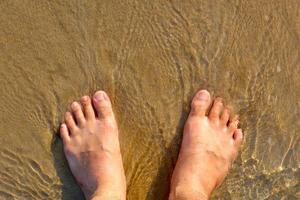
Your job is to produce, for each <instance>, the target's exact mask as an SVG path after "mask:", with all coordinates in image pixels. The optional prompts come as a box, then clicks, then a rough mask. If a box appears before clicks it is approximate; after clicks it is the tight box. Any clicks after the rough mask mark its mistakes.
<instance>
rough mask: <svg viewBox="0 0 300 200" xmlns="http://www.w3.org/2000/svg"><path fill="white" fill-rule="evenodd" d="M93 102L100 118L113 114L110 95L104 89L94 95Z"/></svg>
mask: <svg viewBox="0 0 300 200" xmlns="http://www.w3.org/2000/svg"><path fill="white" fill-rule="evenodd" d="M93 104H94V107H95V110H96V111H97V116H98V118H99V119H101V118H107V117H110V116H112V114H113V111H112V107H111V102H110V100H109V97H108V96H107V94H106V93H105V92H104V91H97V92H96V93H95V94H94V97H93Z"/></svg>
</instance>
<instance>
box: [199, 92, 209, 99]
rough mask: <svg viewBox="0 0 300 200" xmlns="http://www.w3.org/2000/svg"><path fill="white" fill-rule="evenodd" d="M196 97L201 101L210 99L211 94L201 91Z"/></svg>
mask: <svg viewBox="0 0 300 200" xmlns="http://www.w3.org/2000/svg"><path fill="white" fill-rule="evenodd" d="M196 98H197V99H198V100H200V101H207V100H208V99H209V95H208V94H207V92H206V91H200V92H199V93H198V94H197V96H196Z"/></svg>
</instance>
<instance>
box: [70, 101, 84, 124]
mask: <svg viewBox="0 0 300 200" xmlns="http://www.w3.org/2000/svg"><path fill="white" fill-rule="evenodd" d="M71 109H72V112H73V114H74V116H75V120H76V122H77V124H78V125H79V126H81V125H83V124H84V122H85V118H84V115H83V112H82V109H81V106H80V105H79V103H78V102H76V101H75V102H73V103H72V105H71Z"/></svg>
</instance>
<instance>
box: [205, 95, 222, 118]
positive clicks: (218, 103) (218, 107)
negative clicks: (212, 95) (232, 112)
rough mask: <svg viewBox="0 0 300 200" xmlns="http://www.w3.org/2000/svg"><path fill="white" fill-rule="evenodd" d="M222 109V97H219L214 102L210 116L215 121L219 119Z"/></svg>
mask: <svg viewBox="0 0 300 200" xmlns="http://www.w3.org/2000/svg"><path fill="white" fill-rule="evenodd" d="M222 110H223V103H222V98H220V97H217V98H216V99H215V100H214V104H213V106H212V108H211V110H210V112H209V115H208V118H209V119H210V120H213V121H217V120H219V119H220V115H221V112H222Z"/></svg>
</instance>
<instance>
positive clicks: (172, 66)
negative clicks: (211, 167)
mask: <svg viewBox="0 0 300 200" xmlns="http://www.w3.org/2000/svg"><path fill="white" fill-rule="evenodd" d="M299 22H300V3H299V0H251V1H242V0H226V1H225V0H222V1H221V0H218V1H217V0H198V1H195V0H184V1H182V0H172V1H171V0H169V1H167V0H160V1H158V0H153V1H137V0H132V1H122V0H102V1H100V0H99V1H94V0H91V1H83V0H82V1H58V0H57V1H46V0H43V1H42V0H41V1H38V0H35V1H29V0H26V1H25V0H24V1H17V0H11V1H10V0H2V1H1V2H0V93H1V97H0V112H1V114H0V134H1V138H0V199H22V200H23V199H39V200H41V199H63V200H79V199H83V196H82V193H81V191H80V189H79V187H78V186H77V185H76V183H75V182H74V179H73V178H72V175H71V173H70V171H69V169H68V166H67V163H66V161H65V158H64V156H63V152H62V145H61V141H60V139H59V138H58V137H57V130H58V127H59V123H60V121H61V119H62V116H63V113H64V112H65V111H66V110H67V108H68V106H69V103H70V102H72V101H74V100H78V99H79V98H80V97H81V96H82V95H85V94H89V95H91V94H93V92H94V91H96V90H98V89H103V90H105V91H107V92H108V94H109V95H110V96H111V98H112V101H113V105H114V110H115V112H116V116H117V118H118V124H119V129H120V132H121V138H120V140H121V148H122V154H123V159H124V165H125V166H124V167H125V171H126V177H127V184H128V199H133V200H136V199H147V200H152V199H153V200H158V199H165V197H166V196H167V195H168V187H169V179H170V176H171V172H172V169H173V167H174V165H175V162H176V157H177V153H178V148H179V145H180V141H181V136H182V128H183V125H184V122H185V119H186V117H187V114H188V112H189V102H190V100H191V97H192V96H193V94H194V93H195V92H196V91H197V90H198V89H202V88H206V89H208V90H209V91H211V92H212V93H213V95H215V96H223V97H224V98H225V99H226V102H228V103H230V104H231V105H232V106H233V107H234V108H235V111H236V112H237V113H239V114H240V118H241V127H242V128H243V129H244V132H245V141H244V145H243V147H242V149H241V153H240V155H239V157H238V159H237V162H236V163H235V164H234V166H233V169H232V171H231V173H230V174H229V176H228V177H227V179H226V181H225V182H224V184H223V185H222V186H221V187H220V188H219V189H218V190H217V191H215V193H214V197H213V198H212V199H224V200H228V199H232V200H241V199H246V200H247V199H249V200H250V199H257V200H262V199H270V200H271V199H272V200H273V199H275V200H277V199H278V200H279V199H282V200H296V199H300V92H299V91H300V42H299V40H300V23H299Z"/></svg>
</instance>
